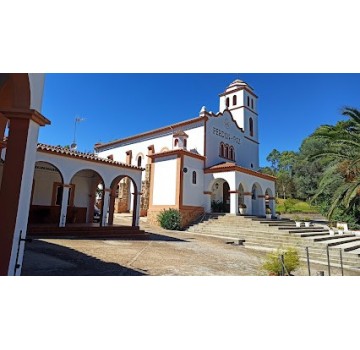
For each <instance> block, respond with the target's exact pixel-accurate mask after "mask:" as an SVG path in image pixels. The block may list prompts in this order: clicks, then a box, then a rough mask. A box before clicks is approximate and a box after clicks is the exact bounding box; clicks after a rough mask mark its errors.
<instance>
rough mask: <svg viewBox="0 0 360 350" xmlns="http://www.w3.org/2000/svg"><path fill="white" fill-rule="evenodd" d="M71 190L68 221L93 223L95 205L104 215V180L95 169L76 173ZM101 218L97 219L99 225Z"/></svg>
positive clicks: (71, 183)
mask: <svg viewBox="0 0 360 350" xmlns="http://www.w3.org/2000/svg"><path fill="white" fill-rule="evenodd" d="M70 191H72V194H71V193H69V201H68V209H67V216H66V218H67V219H66V222H67V223H76V224H80V223H93V222H94V211H95V206H96V207H97V208H99V209H100V218H101V217H102V212H103V206H104V204H103V201H102V198H103V197H104V196H103V191H104V180H103V178H102V177H101V176H100V175H99V174H98V173H97V172H96V171H95V170H91V169H83V170H80V171H78V172H77V173H76V174H74V175H73V177H72V179H71V181H70ZM100 218H99V219H98V220H96V221H97V222H99V225H101V220H100Z"/></svg>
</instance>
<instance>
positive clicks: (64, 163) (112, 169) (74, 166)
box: [36, 152, 141, 188]
mask: <svg viewBox="0 0 360 350" xmlns="http://www.w3.org/2000/svg"><path fill="white" fill-rule="evenodd" d="M36 160H37V161H44V162H48V163H50V164H53V165H54V166H56V167H57V168H58V169H59V170H60V171H61V173H62V175H63V178H64V183H65V184H70V181H71V179H72V178H73V176H74V175H75V174H76V173H77V172H79V171H80V170H83V169H88V170H94V171H96V172H97V173H98V174H99V175H100V176H101V177H102V179H103V181H104V183H105V188H110V186H111V184H112V182H113V180H114V179H115V178H116V177H118V176H121V175H124V176H129V177H131V178H132V179H133V180H134V181H135V182H136V183H137V185H138V186H140V187H141V171H140V170H137V169H131V168H126V167H124V168H122V167H117V166H112V165H110V164H106V163H98V162H92V161H86V160H83V159H80V158H75V157H74V158H70V157H62V156H58V155H56V154H52V153H44V152H37V154H36ZM140 187H139V188H140Z"/></svg>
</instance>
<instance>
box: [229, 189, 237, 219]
mask: <svg viewBox="0 0 360 350" xmlns="http://www.w3.org/2000/svg"><path fill="white" fill-rule="evenodd" d="M229 193H230V214H234V215H239V205H238V191H229Z"/></svg>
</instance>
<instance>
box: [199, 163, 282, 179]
mask: <svg viewBox="0 0 360 350" xmlns="http://www.w3.org/2000/svg"><path fill="white" fill-rule="evenodd" d="M225 171H238V172H240V173H244V174H249V175H252V176H256V177H259V178H262V179H265V180H270V181H275V180H276V177H274V176H271V175H267V174H263V173H259V172H258V171H255V170H251V169H247V168H244V167H241V166H239V165H236V164H234V163H230V162H223V163H220V164H216V165H213V166H211V167H209V168H206V169H204V173H205V174H206V173H216V172H225Z"/></svg>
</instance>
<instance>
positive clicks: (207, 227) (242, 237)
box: [186, 214, 360, 270]
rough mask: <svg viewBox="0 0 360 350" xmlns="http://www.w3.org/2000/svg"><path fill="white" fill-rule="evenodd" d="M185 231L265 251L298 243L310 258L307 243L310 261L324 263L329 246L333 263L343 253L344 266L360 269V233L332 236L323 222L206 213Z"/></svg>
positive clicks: (326, 259) (336, 261)
mask: <svg viewBox="0 0 360 350" xmlns="http://www.w3.org/2000/svg"><path fill="white" fill-rule="evenodd" d="M186 231H188V232H194V233H196V234H203V235H207V236H213V237H221V238H224V239H226V240H229V241H234V242H238V243H240V244H243V245H244V246H245V247H246V248H249V249H257V250H262V251H272V250H276V249H277V248H281V247H283V248H286V247H296V248H298V250H299V253H300V258H301V259H302V260H305V259H306V258H307V252H306V247H307V249H308V252H309V259H310V261H311V262H314V263H320V264H325V265H327V263H328V258H327V249H328V250H329V260H330V265H331V266H334V267H340V266H341V263H340V254H341V255H342V261H343V267H344V268H348V269H352V270H359V269H360V237H358V236H355V235H354V234H350V233H348V234H343V235H334V236H330V234H329V231H328V229H327V228H324V227H323V226H321V225H316V224H313V225H312V226H311V227H304V226H302V227H296V225H295V222H294V221H292V220H289V219H282V220H277V219H265V218H262V217H251V216H235V215H231V214H206V215H205V216H204V217H203V218H202V220H201V221H200V222H198V223H196V224H194V225H191V226H189V227H187V228H186ZM327 247H328V248H327ZM340 251H341V253H340Z"/></svg>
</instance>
